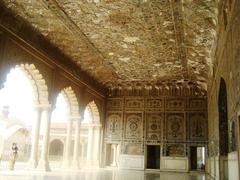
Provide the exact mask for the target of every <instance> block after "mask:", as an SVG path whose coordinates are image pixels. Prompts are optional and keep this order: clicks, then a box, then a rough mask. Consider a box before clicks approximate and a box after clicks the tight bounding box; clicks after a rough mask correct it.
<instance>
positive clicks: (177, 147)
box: [165, 144, 186, 157]
mask: <svg viewBox="0 0 240 180" xmlns="http://www.w3.org/2000/svg"><path fill="white" fill-rule="evenodd" d="M165 148H166V155H167V156H172V157H183V156H185V154H186V153H185V146H184V144H171V145H166V147H165Z"/></svg>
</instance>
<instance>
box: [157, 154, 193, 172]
mask: <svg viewBox="0 0 240 180" xmlns="http://www.w3.org/2000/svg"><path fill="white" fill-rule="evenodd" d="M160 163H161V168H160V169H161V170H162V171H175V172H188V170H189V166H188V164H189V162H188V158H187V157H162V158H161V162H160Z"/></svg>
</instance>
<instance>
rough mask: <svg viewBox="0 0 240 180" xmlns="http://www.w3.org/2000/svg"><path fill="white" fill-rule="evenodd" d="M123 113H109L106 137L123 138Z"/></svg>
mask: <svg viewBox="0 0 240 180" xmlns="http://www.w3.org/2000/svg"><path fill="white" fill-rule="evenodd" d="M122 121H123V120H122V113H109V114H108V116H107V123H106V130H107V133H106V137H107V138H110V139H121V135H122Z"/></svg>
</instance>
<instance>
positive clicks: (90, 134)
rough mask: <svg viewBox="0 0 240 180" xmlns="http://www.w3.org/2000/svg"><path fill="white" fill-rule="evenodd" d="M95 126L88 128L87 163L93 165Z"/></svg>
mask: <svg viewBox="0 0 240 180" xmlns="http://www.w3.org/2000/svg"><path fill="white" fill-rule="evenodd" d="M92 148H93V127H92V126H90V127H89V128H88V146H87V165H88V166H92Z"/></svg>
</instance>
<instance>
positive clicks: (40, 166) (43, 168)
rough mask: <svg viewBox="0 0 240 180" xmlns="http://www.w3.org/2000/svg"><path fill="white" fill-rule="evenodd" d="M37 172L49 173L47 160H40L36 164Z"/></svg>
mask: <svg viewBox="0 0 240 180" xmlns="http://www.w3.org/2000/svg"><path fill="white" fill-rule="evenodd" d="M37 170H40V171H51V169H50V166H49V162H48V160H43V159H41V160H40V161H39V163H38V167H37Z"/></svg>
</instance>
